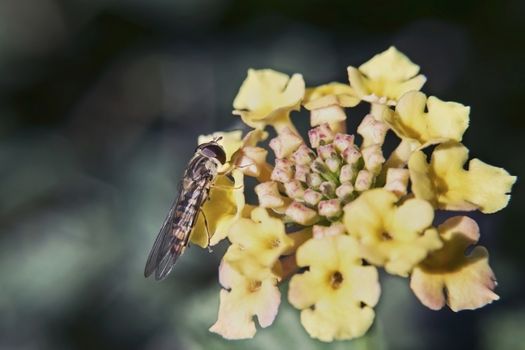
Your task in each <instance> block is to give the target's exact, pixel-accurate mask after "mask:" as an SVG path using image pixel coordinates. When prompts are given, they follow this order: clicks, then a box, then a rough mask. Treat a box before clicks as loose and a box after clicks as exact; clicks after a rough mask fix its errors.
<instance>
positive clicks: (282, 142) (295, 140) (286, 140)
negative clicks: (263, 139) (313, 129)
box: [270, 127, 303, 159]
mask: <svg viewBox="0 0 525 350" xmlns="http://www.w3.org/2000/svg"><path fill="white" fill-rule="evenodd" d="M302 143H303V139H302V138H300V137H299V136H298V135H297V134H296V133H295V132H293V131H292V130H290V128H288V127H285V128H284V129H283V130H282V131H281V132H280V133H279V136H277V137H275V138H273V139H272V140H271V141H270V148H271V149H272V150H273V152H274V153H275V156H276V157H277V158H279V159H282V158H286V157H288V156H289V155H290V154H292V153H293V152H294V151H295V150H296V149H297V148H298V147H299V146H300V145H301V144H302Z"/></svg>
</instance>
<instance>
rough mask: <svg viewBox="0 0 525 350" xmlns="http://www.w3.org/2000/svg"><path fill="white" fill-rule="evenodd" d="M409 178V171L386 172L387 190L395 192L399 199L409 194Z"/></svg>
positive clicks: (391, 169)
mask: <svg viewBox="0 0 525 350" xmlns="http://www.w3.org/2000/svg"><path fill="white" fill-rule="evenodd" d="M409 177H410V173H409V170H408V169H396V168H390V169H388V170H387V172H386V184H385V189H386V190H388V191H391V192H394V193H395V194H396V195H397V196H399V197H401V196H404V195H405V194H407V186H408V179H409Z"/></svg>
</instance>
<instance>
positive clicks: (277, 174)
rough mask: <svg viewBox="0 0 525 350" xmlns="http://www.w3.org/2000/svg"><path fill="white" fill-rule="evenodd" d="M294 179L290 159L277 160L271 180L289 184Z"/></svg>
mask: <svg viewBox="0 0 525 350" xmlns="http://www.w3.org/2000/svg"><path fill="white" fill-rule="evenodd" d="M292 178H293V169H292V162H291V161H290V160H289V159H276V160H275V168H273V171H272V176H271V179H272V180H274V181H279V182H283V183H284V182H289V181H290V180H292Z"/></svg>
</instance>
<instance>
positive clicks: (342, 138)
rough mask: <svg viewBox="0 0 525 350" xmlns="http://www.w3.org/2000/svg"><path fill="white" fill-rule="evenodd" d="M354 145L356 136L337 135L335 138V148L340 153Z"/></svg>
mask: <svg viewBox="0 0 525 350" xmlns="http://www.w3.org/2000/svg"><path fill="white" fill-rule="evenodd" d="M353 145H354V135H348V134H340V133H338V134H336V135H335V138H334V146H335V148H336V149H337V150H338V151H339V152H343V151H344V150H345V149H347V148H348V147H350V146H353Z"/></svg>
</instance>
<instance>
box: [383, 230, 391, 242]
mask: <svg viewBox="0 0 525 350" xmlns="http://www.w3.org/2000/svg"><path fill="white" fill-rule="evenodd" d="M381 239H382V240H383V241H390V240H391V239H392V236H391V235H390V234H389V233H388V232H383V233H382V234H381Z"/></svg>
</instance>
